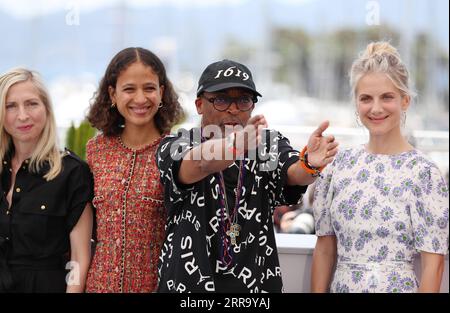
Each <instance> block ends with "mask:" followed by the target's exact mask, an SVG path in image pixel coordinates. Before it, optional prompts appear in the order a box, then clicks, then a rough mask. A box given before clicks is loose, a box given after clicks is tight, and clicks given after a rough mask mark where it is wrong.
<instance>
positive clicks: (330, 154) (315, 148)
mask: <svg viewBox="0 0 450 313" xmlns="http://www.w3.org/2000/svg"><path fill="white" fill-rule="evenodd" d="M329 125H330V122H329V121H324V122H322V123H321V124H320V125H319V127H318V128H317V129H316V130H315V131H314V132H313V133H312V134H311V136H310V137H309V140H308V148H307V153H308V162H309V164H310V165H311V166H313V167H322V166H325V165H327V164H328V163H330V162H332V161H333V158H334V156H335V155H336V153H337V152H338V149H337V146H338V145H339V143H338V142H336V141H335V138H334V136H333V135H328V136H325V137H324V136H323V132H324V131H325V130H326V129H327V128H328V126H329Z"/></svg>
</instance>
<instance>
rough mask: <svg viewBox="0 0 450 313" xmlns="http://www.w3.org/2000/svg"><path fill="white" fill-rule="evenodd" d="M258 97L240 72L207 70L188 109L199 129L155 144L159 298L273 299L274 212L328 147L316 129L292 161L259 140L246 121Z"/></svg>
mask: <svg viewBox="0 0 450 313" xmlns="http://www.w3.org/2000/svg"><path fill="white" fill-rule="evenodd" d="M258 97H261V94H260V93H259V92H258V91H257V90H256V88H255V84H254V82H253V78H252V74H251V72H250V70H249V69H248V68H247V67H246V66H245V65H243V64H240V63H237V62H234V61H230V60H223V61H219V62H215V63H212V64H210V65H209V66H208V67H207V68H206V69H205V71H204V72H203V74H202V75H201V77H200V80H199V86H198V89H197V99H196V100H195V105H196V107H197V112H198V113H199V114H200V115H202V125H201V128H194V129H191V130H190V131H186V130H181V131H179V132H178V135H176V136H167V137H166V138H164V139H163V140H162V142H161V144H160V146H159V149H158V151H157V163H158V168H159V170H160V174H161V181H162V183H163V184H164V192H165V196H164V197H165V199H164V200H165V206H166V209H167V213H168V219H167V224H166V239H165V242H164V245H163V247H162V249H161V254H160V262H159V266H158V276H159V285H158V291H159V292H281V291H282V288H283V285H282V279H281V270H280V265H279V261H278V253H277V248H276V245H275V235H274V230H273V222H272V214H273V210H274V208H275V207H276V206H279V205H281V204H289V203H296V202H297V201H298V199H299V198H300V196H301V195H302V193H303V192H304V191H305V190H306V185H308V184H310V183H312V182H313V181H314V180H315V177H316V176H317V175H319V173H320V171H321V170H322V169H323V167H324V166H325V165H326V164H328V163H330V162H331V161H332V160H333V158H334V155H335V154H336V152H337V143H336V142H334V137H333V136H327V137H324V136H322V133H323V131H324V130H325V129H326V128H327V127H328V122H323V123H322V124H321V125H320V126H319V128H318V129H317V130H316V131H315V132H314V133H313V134H312V135H311V137H310V139H309V142H308V145H307V146H306V147H305V148H304V149H303V150H302V153H301V154H300V153H299V152H298V151H296V150H294V149H293V148H292V147H291V146H290V144H289V141H288V139H287V138H285V137H283V136H282V135H281V134H279V133H278V132H276V131H270V132H265V131H264V130H265V129H266V128H267V123H266V120H265V118H264V116H263V115H256V116H253V117H252V116H251V113H252V111H253V108H254V106H255V103H256V102H257V101H258ZM280 109H282V108H280ZM267 135H269V136H267Z"/></svg>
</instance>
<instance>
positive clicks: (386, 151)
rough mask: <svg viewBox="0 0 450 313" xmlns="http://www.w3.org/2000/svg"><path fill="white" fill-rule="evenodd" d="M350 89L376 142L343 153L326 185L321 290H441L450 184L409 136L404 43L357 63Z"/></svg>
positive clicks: (320, 209) (322, 188)
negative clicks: (402, 56)
mask: <svg viewBox="0 0 450 313" xmlns="http://www.w3.org/2000/svg"><path fill="white" fill-rule="evenodd" d="M350 83H351V87H352V92H353V99H354V101H355V102H356V112H357V115H358V117H359V119H360V121H361V123H362V124H363V125H364V127H365V128H367V130H368V131H369V141H368V143H366V144H364V145H361V146H358V147H355V148H350V149H346V150H343V151H341V152H339V153H338V155H337V156H336V158H335V160H334V161H333V163H332V164H331V165H329V166H328V167H327V168H326V169H325V171H324V173H323V177H322V178H321V179H320V180H318V182H317V186H316V191H315V200H314V215H315V221H316V235H317V236H318V239H317V244H316V247H315V250H314V254H313V266H312V286H311V289H312V291H313V292H326V291H328V290H329V291H331V292H417V291H419V292H439V289H440V285H441V279H442V273H443V268H444V255H445V254H446V253H447V252H448V236H449V228H448V220H449V216H448V214H449V208H448V203H449V202H448V187H447V185H446V183H445V181H444V179H443V177H442V175H441V173H440V172H439V169H438V167H437V166H436V165H435V164H434V163H433V162H432V161H431V160H430V159H429V158H428V157H427V156H426V155H425V154H424V153H422V152H421V151H419V150H417V149H415V148H414V147H413V146H412V145H411V144H410V143H409V142H408V141H407V139H406V138H405V136H404V135H403V134H402V125H403V124H404V123H405V119H406V112H407V110H408V108H409V106H410V103H411V99H412V97H413V95H414V94H413V92H412V91H411V88H410V87H409V74H408V71H407V69H406V67H405V65H404V64H403V62H402V61H401V59H400V55H399V53H398V52H397V50H396V49H395V48H394V47H392V46H391V45H390V44H389V43H387V42H375V43H371V44H369V45H368V46H367V48H366V50H365V51H364V52H363V53H362V54H361V56H360V57H359V58H358V59H357V60H356V61H355V62H354V63H353V66H352V68H351V73H350ZM416 254H420V258H421V278H420V281H418V280H417V278H416V275H415V273H414V269H413V261H414V258H415V256H416ZM334 268H335V272H334V275H333V269H334Z"/></svg>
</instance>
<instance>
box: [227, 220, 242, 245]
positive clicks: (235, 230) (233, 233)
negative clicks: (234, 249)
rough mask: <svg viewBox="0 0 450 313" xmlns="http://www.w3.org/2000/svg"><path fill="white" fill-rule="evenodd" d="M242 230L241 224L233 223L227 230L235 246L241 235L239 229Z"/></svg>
mask: <svg viewBox="0 0 450 313" xmlns="http://www.w3.org/2000/svg"><path fill="white" fill-rule="evenodd" d="M240 230H241V226H240V225H239V224H236V223H233V224H231V226H230V229H229V230H228V231H227V235H228V237H230V240H231V244H232V245H233V246H235V245H236V239H237V237H238V236H239V231H240Z"/></svg>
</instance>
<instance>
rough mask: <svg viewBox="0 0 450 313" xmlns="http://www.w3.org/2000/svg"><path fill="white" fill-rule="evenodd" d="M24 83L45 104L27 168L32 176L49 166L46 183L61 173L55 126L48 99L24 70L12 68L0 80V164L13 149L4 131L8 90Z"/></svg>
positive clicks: (36, 80) (32, 74) (33, 74)
mask: <svg viewBox="0 0 450 313" xmlns="http://www.w3.org/2000/svg"><path fill="white" fill-rule="evenodd" d="M26 81H30V82H31V83H32V84H33V85H34V86H35V87H36V88H37V90H38V91H39V97H40V99H41V101H42V102H43V103H44V105H45V109H46V112H47V120H46V124H45V126H44V129H43V130H42V133H41V135H40V138H39V140H38V142H37V145H36V148H35V149H34V151H33V153H32V155H31V159H30V163H29V165H28V167H29V170H30V171H31V172H33V173H38V172H39V171H40V170H41V169H42V167H43V165H44V163H45V162H48V163H49V166H50V170H49V171H48V172H47V173H46V174H45V175H44V178H45V179H46V180H47V181H49V180H52V179H54V178H55V177H56V176H57V175H58V174H59V173H60V172H61V170H62V160H61V159H62V156H61V153H60V150H59V148H58V139H57V132H56V122H55V116H54V113H53V108H52V103H51V100H50V96H49V93H48V91H47V88H46V87H45V85H44V82H43V81H42V79H41V77H40V75H39V74H38V73H37V72H34V71H30V70H27V69H24V68H15V69H12V70H9V71H8V72H6V73H4V74H2V75H1V76H0V164H2V163H3V160H4V159H5V157H6V156H7V154H8V153H9V152H10V151H11V149H13V141H12V137H11V135H10V134H8V133H7V132H6V130H5V107H6V95H7V94H8V91H9V89H10V88H11V86H13V85H14V84H17V83H22V82H26ZM1 171H2V166H0V173H1Z"/></svg>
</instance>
